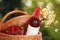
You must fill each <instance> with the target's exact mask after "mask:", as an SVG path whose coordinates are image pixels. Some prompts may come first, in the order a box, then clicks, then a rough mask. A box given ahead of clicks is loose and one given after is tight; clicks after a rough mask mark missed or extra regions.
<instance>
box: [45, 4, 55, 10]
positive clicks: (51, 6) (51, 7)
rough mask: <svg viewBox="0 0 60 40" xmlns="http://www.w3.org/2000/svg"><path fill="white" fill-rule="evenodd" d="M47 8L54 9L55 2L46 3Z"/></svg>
mask: <svg viewBox="0 0 60 40" xmlns="http://www.w3.org/2000/svg"><path fill="white" fill-rule="evenodd" d="M46 8H48V9H49V10H52V9H53V8H54V6H53V4H52V3H48V4H47V5H46Z"/></svg>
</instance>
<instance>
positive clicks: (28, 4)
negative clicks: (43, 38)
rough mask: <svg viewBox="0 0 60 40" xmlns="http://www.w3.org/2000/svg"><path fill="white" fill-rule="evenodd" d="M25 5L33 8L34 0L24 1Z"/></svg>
mask: <svg viewBox="0 0 60 40" xmlns="http://www.w3.org/2000/svg"><path fill="white" fill-rule="evenodd" d="M22 2H23V3H24V4H25V6H27V7H31V6H32V0H23V1H22Z"/></svg>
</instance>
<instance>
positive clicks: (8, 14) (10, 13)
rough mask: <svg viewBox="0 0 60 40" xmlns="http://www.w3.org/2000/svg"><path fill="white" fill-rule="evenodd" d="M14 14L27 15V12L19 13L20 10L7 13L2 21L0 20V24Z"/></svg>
mask: <svg viewBox="0 0 60 40" xmlns="http://www.w3.org/2000/svg"><path fill="white" fill-rule="evenodd" d="M14 13H19V14H24V15H27V12H23V11H20V10H14V11H11V12H9V13H7V14H6V15H5V16H4V17H3V18H2V19H1V23H0V24H3V23H4V21H5V20H6V18H7V17H8V16H10V15H12V14H14Z"/></svg>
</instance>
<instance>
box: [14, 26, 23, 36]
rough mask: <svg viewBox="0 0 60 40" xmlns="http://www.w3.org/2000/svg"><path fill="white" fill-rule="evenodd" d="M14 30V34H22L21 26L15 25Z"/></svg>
mask: <svg viewBox="0 0 60 40" xmlns="http://www.w3.org/2000/svg"><path fill="white" fill-rule="evenodd" d="M15 31H16V34H20V35H21V34H22V28H21V27H19V26H16V27H15Z"/></svg>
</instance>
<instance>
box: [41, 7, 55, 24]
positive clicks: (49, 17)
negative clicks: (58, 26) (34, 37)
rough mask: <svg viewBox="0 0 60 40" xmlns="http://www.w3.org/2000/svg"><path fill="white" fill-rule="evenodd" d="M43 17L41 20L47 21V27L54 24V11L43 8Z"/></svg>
mask: <svg viewBox="0 0 60 40" xmlns="http://www.w3.org/2000/svg"><path fill="white" fill-rule="evenodd" d="M41 15H42V17H40V19H46V20H45V25H50V24H51V23H52V22H54V19H55V14H54V11H53V10H52V11H50V10H49V9H47V8H43V9H42V13H41Z"/></svg>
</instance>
